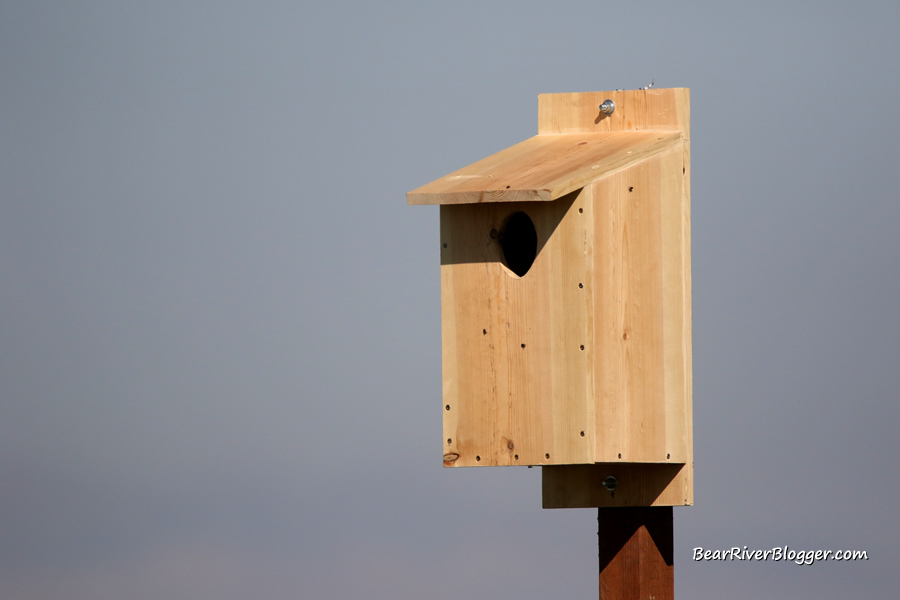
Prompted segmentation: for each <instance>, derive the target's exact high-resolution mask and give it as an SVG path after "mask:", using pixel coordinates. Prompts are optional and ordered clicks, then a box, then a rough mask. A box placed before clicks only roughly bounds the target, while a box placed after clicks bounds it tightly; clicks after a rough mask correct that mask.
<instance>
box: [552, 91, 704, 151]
mask: <svg viewBox="0 0 900 600" xmlns="http://www.w3.org/2000/svg"><path fill="white" fill-rule="evenodd" d="M606 99H610V100H612V101H613V102H615V104H616V109H615V111H613V114H611V115H605V114H603V113H602V112H600V104H602V103H603V101H604V100H606ZM690 100H691V96H690V90H689V89H688V88H659V89H649V90H621V91H612V92H581V93H567V94H540V95H539V96H538V134H545V133H589V132H598V131H646V130H658V131H664V130H671V131H680V132H681V133H682V134H683V135H684V139H685V140H688V141H689V140H690V139H691V113H690Z"/></svg>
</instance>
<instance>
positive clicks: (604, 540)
mask: <svg viewBox="0 0 900 600" xmlns="http://www.w3.org/2000/svg"><path fill="white" fill-rule="evenodd" d="M597 524H598V530H597V536H598V538H599V557H600V600H648V599H650V598H652V599H654V600H672V599H673V598H674V597H675V593H674V574H675V568H674V566H673V558H674V557H673V542H672V507H671V506H654V507H628V508H599V509H597Z"/></svg>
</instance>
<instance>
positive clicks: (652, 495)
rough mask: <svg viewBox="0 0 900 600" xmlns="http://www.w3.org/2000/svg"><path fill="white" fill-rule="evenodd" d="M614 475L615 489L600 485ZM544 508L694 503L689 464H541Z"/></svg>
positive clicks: (683, 504)
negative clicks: (611, 489) (611, 490)
mask: <svg viewBox="0 0 900 600" xmlns="http://www.w3.org/2000/svg"><path fill="white" fill-rule="evenodd" d="M609 476H612V477H615V478H616V481H617V485H616V489H615V491H614V492H610V491H609V490H607V489H606V488H604V487H603V485H602V482H603V480H604V479H606V478H607V477H609ZM541 489H542V496H543V504H544V508H600V507H617V506H685V505H690V504H693V503H694V496H693V483H692V473H691V470H690V469H689V467H688V465H682V464H652V463H621V462H615V463H598V464H594V465H559V466H545V467H542V468H541Z"/></svg>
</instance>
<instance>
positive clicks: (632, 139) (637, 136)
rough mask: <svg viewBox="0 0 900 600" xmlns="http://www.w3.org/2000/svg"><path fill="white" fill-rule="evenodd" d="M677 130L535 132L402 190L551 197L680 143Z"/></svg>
mask: <svg viewBox="0 0 900 600" xmlns="http://www.w3.org/2000/svg"><path fill="white" fill-rule="evenodd" d="M681 141H682V140H681V133H680V132H677V131H676V132H673V131H660V132H655V131H641V132H613V133H608V132H607V133H574V134H564V135H537V136H534V137H532V138H529V139H527V140H525V141H524V142H520V143H518V144H516V145H515V146H511V147H509V148H507V149H505V150H502V151H500V152H498V153H496V154H494V155H492V156H489V157H487V158H485V159H482V160H480V161H478V162H476V163H473V164H471V165H469V166H467V167H463V168H462V169H460V170H458V171H455V172H453V173H450V174H449V175H447V176H445V177H441V178H440V179H437V180H435V181H433V182H431V183H429V184H427V185H424V186H422V187H420V188H418V189H415V190H413V191H411V192H409V193H408V194H407V195H406V198H407V202H408V203H409V204H474V203H487V202H534V201H549V200H556V199H557V198H560V197H562V196H564V195H566V194H568V193H569V192H572V191H575V190H577V189H580V188H582V187H584V186H585V185H586V184H588V183H591V182H593V181H597V180H598V179H601V178H603V177H606V176H607V175H610V174H612V173H615V172H616V171H618V170H620V169H622V168H623V167H626V166H628V165H631V164H634V163H635V162H636V161H640V160H642V159H644V158H647V157H650V156H653V155H655V154H658V153H660V152H664V151H666V150H668V149H670V148H672V147H674V146H676V145H680V144H681Z"/></svg>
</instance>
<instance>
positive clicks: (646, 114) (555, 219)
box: [407, 88, 693, 508]
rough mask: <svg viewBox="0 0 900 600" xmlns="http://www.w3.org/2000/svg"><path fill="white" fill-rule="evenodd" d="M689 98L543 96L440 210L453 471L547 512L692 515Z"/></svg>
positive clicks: (462, 174)
mask: <svg viewBox="0 0 900 600" xmlns="http://www.w3.org/2000/svg"><path fill="white" fill-rule="evenodd" d="M689 100H690V95H689V90H687V89H683V88H682V89H647V90H632V91H615V92H597V93H574V94H543V95H540V96H539V98H538V135H536V136H534V137H532V138H529V139H527V140H525V141H523V142H521V143H519V144H516V145H514V146H511V147H509V148H507V149H505V150H502V151H501V152H498V153H497V154H494V155H492V156H489V157H487V158H484V159H482V160H480V161H478V162H475V163H473V164H471V165H469V166H467V167H464V168H462V169H460V170H458V171H455V172H453V173H450V174H449V175H447V176H445V177H441V178H440V179H437V180H436V181H433V182H431V183H429V184H427V185H425V186H423V187H420V188H418V189H416V190H413V191H412V192H409V193H408V194H407V201H408V203H409V204H413V205H426V204H438V205H440V207H441V208H440V241H439V243H440V253H441V254H440V256H441V268H440V272H441V319H442V328H441V331H442V351H443V352H442V355H443V359H442V360H443V398H442V403H441V413H442V415H443V439H442V448H443V460H444V465H445V466H447V467H459V466H471V467H481V466H512V465H529V466H533V465H540V466H542V467H543V474H542V476H543V495H544V506H545V507H548V508H552V507H579V506H584V507H588V506H650V505H654V506H655V505H683V504H692V503H693V465H692V460H693V450H692V446H693V443H692V432H691V271H690V262H691V255H690V110H689Z"/></svg>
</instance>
